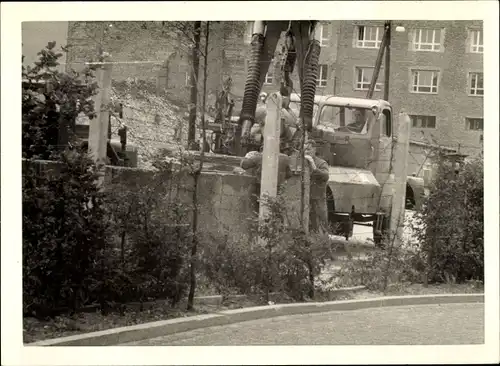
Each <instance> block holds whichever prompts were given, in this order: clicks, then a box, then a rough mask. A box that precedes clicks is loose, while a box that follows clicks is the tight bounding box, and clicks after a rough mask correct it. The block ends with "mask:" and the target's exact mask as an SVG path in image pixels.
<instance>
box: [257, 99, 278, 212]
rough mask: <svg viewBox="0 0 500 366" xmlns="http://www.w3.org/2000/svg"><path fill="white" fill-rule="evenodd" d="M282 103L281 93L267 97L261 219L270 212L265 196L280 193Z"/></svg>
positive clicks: (274, 195) (273, 196) (272, 196)
mask: <svg viewBox="0 0 500 366" xmlns="http://www.w3.org/2000/svg"><path fill="white" fill-rule="evenodd" d="M281 103H282V98H281V95H280V94H279V93H273V94H271V95H270V96H269V98H267V105H266V108H267V116H266V123H265V125H264V133H263V137H264V149H263V151H262V174H261V184H260V187H261V189H260V199H261V204H260V210H259V219H261V220H262V219H264V218H265V216H266V215H267V214H268V207H267V205H266V204H262V202H263V200H264V197H265V196H269V197H271V198H275V197H276V196H277V193H278V169H279V167H278V164H279V154H280V134H281Z"/></svg>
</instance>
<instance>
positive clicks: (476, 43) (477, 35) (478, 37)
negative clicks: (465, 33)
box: [469, 29, 484, 53]
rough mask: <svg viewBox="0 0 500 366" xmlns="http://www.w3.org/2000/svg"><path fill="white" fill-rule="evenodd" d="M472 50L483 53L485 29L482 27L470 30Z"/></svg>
mask: <svg viewBox="0 0 500 366" xmlns="http://www.w3.org/2000/svg"><path fill="white" fill-rule="evenodd" d="M469 41H470V48H469V50H470V52H472V53H483V49H484V47H483V31H482V30H480V29H475V30H470V31H469Z"/></svg>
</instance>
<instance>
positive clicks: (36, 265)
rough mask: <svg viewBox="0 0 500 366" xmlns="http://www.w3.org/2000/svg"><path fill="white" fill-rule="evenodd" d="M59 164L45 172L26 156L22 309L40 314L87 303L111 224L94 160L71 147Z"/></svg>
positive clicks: (62, 155)
mask: <svg viewBox="0 0 500 366" xmlns="http://www.w3.org/2000/svg"><path fill="white" fill-rule="evenodd" d="M54 167H55V168H56V171H53V172H45V173H44V172H42V171H41V170H40V163H37V162H32V161H25V166H24V172H23V186H22V191H23V295H24V297H23V309H24V312H25V313H33V314H35V315H46V314H50V313H51V311H53V310H55V309H57V308H59V307H67V306H69V307H70V308H73V309H76V308H78V307H79V306H81V305H83V304H85V303H88V301H89V297H92V294H91V293H90V291H89V287H88V279H89V278H90V277H91V276H92V275H93V272H94V262H95V259H96V257H97V256H98V253H99V252H101V251H102V250H104V249H105V242H106V235H107V230H108V219H107V214H106V211H105V210H104V205H103V203H104V196H103V194H102V193H101V192H100V191H99V190H98V188H97V187H96V185H95V181H96V179H97V176H98V175H97V171H96V170H95V167H94V165H93V163H92V162H91V161H90V160H89V159H88V158H87V157H86V156H85V155H82V154H77V153H71V152H66V153H63V154H60V163H59V164H57V165H54Z"/></svg>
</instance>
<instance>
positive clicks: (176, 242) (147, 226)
mask: <svg viewBox="0 0 500 366" xmlns="http://www.w3.org/2000/svg"><path fill="white" fill-rule="evenodd" d="M134 179H135V182H134ZM181 179H182V178H181V176H180V175H179V173H178V172H175V171H173V170H172V167H171V166H170V165H168V166H163V167H160V169H158V170H157V171H155V172H154V173H152V174H151V175H150V176H149V177H147V176H141V175H140V174H137V173H136V172H134V176H131V177H129V179H124V180H123V181H121V182H115V183H112V184H111V185H110V186H108V188H107V189H108V198H109V200H108V206H109V210H110V211H111V213H112V218H113V220H112V221H113V229H114V230H113V232H114V242H115V243H116V244H115V246H114V247H115V252H116V253H117V255H115V256H119V258H120V260H118V261H117V264H118V268H122V272H123V273H124V274H126V278H127V279H128V281H130V287H131V288H132V289H127V291H125V292H123V293H121V292H118V293H116V295H117V300H119V301H121V302H123V301H146V300H151V299H159V298H161V299H170V300H171V301H172V303H173V304H175V303H177V302H178V301H179V300H180V299H181V297H182V296H183V294H184V293H185V291H186V289H187V284H188V278H187V273H186V266H185V264H186V259H187V255H188V253H189V250H188V248H189V245H190V244H191V240H192V237H191V234H190V226H189V224H188V223H187V218H188V213H189V210H188V209H187V208H186V207H185V205H183V204H182V202H181V201H180V196H181V193H180V190H181V188H180V180H181ZM144 181H146V182H144ZM118 279H120V277H119V278H118ZM118 288H123V287H121V286H118ZM123 289H124V288H123Z"/></svg>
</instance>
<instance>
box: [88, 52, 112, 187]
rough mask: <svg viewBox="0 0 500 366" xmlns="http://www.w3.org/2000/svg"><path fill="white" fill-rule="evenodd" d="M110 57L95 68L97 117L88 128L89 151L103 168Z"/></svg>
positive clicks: (104, 162)
mask: <svg viewBox="0 0 500 366" xmlns="http://www.w3.org/2000/svg"><path fill="white" fill-rule="evenodd" d="M110 61H111V60H110V58H109V57H106V58H105V60H104V61H103V62H102V64H101V67H100V68H99V69H98V70H97V83H98V87H99V93H98V94H97V96H96V98H95V110H96V113H97V117H96V118H93V119H91V120H90V128H89V153H90V156H91V157H92V159H93V160H94V162H95V163H96V165H97V166H98V167H99V168H100V169H103V168H104V165H106V157H107V145H108V125H109V103H110V92H111V70H112V64H111V62H110ZM103 182H104V169H103V171H102V172H101V177H100V178H99V182H98V184H99V185H102V183H103Z"/></svg>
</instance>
